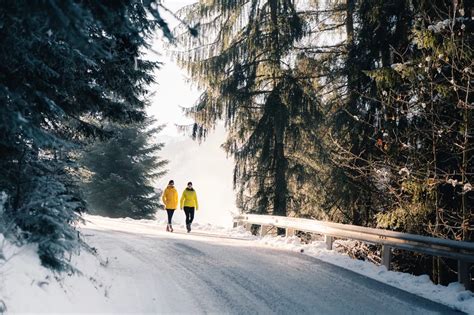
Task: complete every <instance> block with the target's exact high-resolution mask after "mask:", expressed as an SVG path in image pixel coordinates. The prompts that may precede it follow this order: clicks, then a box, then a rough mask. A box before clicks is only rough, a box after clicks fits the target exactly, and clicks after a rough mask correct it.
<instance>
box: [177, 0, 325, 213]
mask: <svg viewBox="0 0 474 315" xmlns="http://www.w3.org/2000/svg"><path fill="white" fill-rule="evenodd" d="M180 14H181V15H182V16H183V18H184V19H185V20H186V21H187V22H188V23H189V24H191V25H194V24H195V25H197V26H196V29H197V30H198V32H199V36H198V37H197V38H194V39H193V38H191V37H190V36H188V35H184V36H180V37H178V40H179V41H180V42H181V43H184V44H187V45H189V46H190V47H188V48H189V49H187V50H186V51H184V52H178V53H177V54H176V56H177V59H178V61H179V62H180V63H181V65H182V66H183V67H185V68H186V69H187V70H188V71H189V73H190V74H191V77H192V78H193V80H194V82H196V83H197V84H198V86H199V87H200V88H201V89H203V90H204V93H203V94H202V96H201V98H200V100H199V101H198V103H197V105H196V106H195V107H193V108H191V109H190V110H189V111H188V114H189V115H190V116H191V117H192V118H194V120H195V122H196V124H195V125H194V127H193V136H194V137H196V138H200V139H202V138H205V136H206V135H207V133H208V131H209V129H212V128H213V127H214V126H215V124H216V123H217V122H218V121H219V120H221V119H223V120H224V121H225V122H226V126H227V129H228V137H227V141H226V142H225V143H224V148H225V150H226V151H227V152H228V153H230V154H232V155H233V157H234V159H235V161H236V165H235V170H234V185H235V186H236V187H237V188H238V193H237V196H238V197H237V204H238V206H239V208H241V209H242V210H243V211H245V212H257V213H272V214H275V215H287V214H299V213H301V212H302V211H301V210H302V209H301V208H300V207H301V206H302V205H305V206H308V204H307V203H304V202H303V198H304V196H305V194H301V193H300V192H301V190H303V189H308V190H307V192H308V194H309V189H310V187H308V186H313V188H314V185H308V183H309V182H310V181H311V179H312V178H313V176H312V174H311V171H312V169H311V168H310V167H309V166H308V163H307V161H306V160H305V159H304V158H302V157H304V152H307V151H309V152H313V151H315V150H316V149H315V146H316V142H315V141H314V138H315V133H314V129H312V127H313V126H315V125H316V124H317V123H318V118H319V112H318V106H319V102H318V99H317V98H316V97H315V94H314V91H313V88H312V85H311V82H310V80H308V78H306V77H304V76H302V75H301V73H300V72H299V71H298V67H297V66H296V65H297V64H299V63H300V60H299V59H295V58H294V55H293V53H292V52H293V51H294V49H293V48H294V45H295V43H296V42H298V40H300V39H301V38H303V36H304V34H305V25H306V24H305V18H304V16H302V15H300V14H299V13H298V12H297V9H296V7H295V3H294V1H290V0H269V1H257V0H254V1H213V2H209V1H200V2H199V3H196V4H195V5H191V6H189V7H186V8H184V9H182V10H181V13H180ZM308 194H306V195H308Z"/></svg>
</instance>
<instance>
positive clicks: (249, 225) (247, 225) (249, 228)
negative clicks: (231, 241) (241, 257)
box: [244, 223, 252, 232]
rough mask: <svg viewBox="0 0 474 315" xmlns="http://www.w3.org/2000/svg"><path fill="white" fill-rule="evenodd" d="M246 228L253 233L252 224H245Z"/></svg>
mask: <svg viewBox="0 0 474 315" xmlns="http://www.w3.org/2000/svg"><path fill="white" fill-rule="evenodd" d="M244 227H245V229H246V230H247V231H248V232H251V231H252V224H250V223H245V224H244Z"/></svg>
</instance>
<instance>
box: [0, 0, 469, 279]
mask: <svg viewBox="0 0 474 315" xmlns="http://www.w3.org/2000/svg"><path fill="white" fill-rule="evenodd" d="M166 10H167V8H166V2H165V3H161V1H156V0H155V1H152V0H143V1H142V0H140V1H138V0H117V1H101V0H88V1H77V0H60V1H59V0H51V1H26V0H3V1H1V3H0V100H1V106H0V174H1V175H0V201H1V202H3V203H4V206H3V210H2V213H0V233H2V234H5V235H9V237H10V238H11V239H14V240H15V241H16V242H18V243H19V244H25V243H37V244H38V253H39V255H40V257H41V261H42V263H43V265H45V266H48V267H50V268H53V269H55V270H70V268H71V267H70V266H69V264H68V260H67V257H68V255H69V253H71V252H74V251H76V250H77V249H78V248H88V245H87V244H86V243H85V241H84V240H83V238H82V237H81V235H80V234H79V233H78V232H77V230H76V227H75V226H76V223H77V222H79V221H80V220H81V213H84V212H93V213H95V214H100V215H104V216H110V217H131V218H136V219H140V218H146V219H149V218H152V217H153V216H154V214H155V212H156V211H157V210H158V209H160V208H161V207H162V206H161V202H160V197H161V192H157V191H156V190H155V189H154V187H153V181H154V180H156V179H157V178H160V177H163V176H164V174H166V171H167V163H168V161H166V160H164V159H163V158H161V157H160V150H162V148H163V144H161V143H160V141H159V139H160V135H159V133H160V130H161V128H162V127H161V126H160V125H159V123H157V122H156V121H153V119H152V118H151V117H149V115H148V114H147V112H146V108H147V106H149V105H148V100H149V97H150V94H151V92H152V91H150V84H151V83H153V82H155V77H154V75H153V73H154V71H155V70H158V71H159V68H160V63H159V62H154V61H149V60H147V59H146V58H144V56H143V51H144V50H146V49H149V48H150V45H151V38H152V37H153V36H154V34H156V33H159V34H161V36H162V37H164V38H165V41H166V42H167V45H166V47H165V48H164V50H166V51H163V52H162V53H163V54H165V53H166V54H169V55H170V56H171V58H172V59H173V60H176V62H177V63H178V64H179V66H180V67H181V68H182V69H184V70H185V71H186V73H188V74H189V78H190V81H191V83H192V84H193V85H194V86H196V87H197V88H198V89H199V90H200V91H201V92H202V93H201V95H200V97H199V99H197V100H196V103H195V104H187V105H188V106H189V107H187V108H186V109H185V112H186V115H187V116H188V117H190V118H192V120H193V122H194V123H193V124H192V125H190V126H185V127H183V132H186V133H188V134H190V135H191V136H192V138H193V139H194V140H196V141H199V142H202V141H206V138H207V137H208V136H209V134H210V133H212V132H213V130H214V129H215V128H216V127H217V126H218V124H220V123H221V122H224V124H225V130H226V139H225V142H224V143H223V144H222V147H223V149H224V150H225V151H226V153H227V154H228V155H229V156H230V157H232V158H233V160H234V162H235V166H234V172H233V185H234V190H235V193H236V199H237V201H236V202H237V207H238V209H239V211H241V212H243V213H255V214H272V215H279V216H291V217H301V218H312V219H317V220H323V221H332V222H338V223H346V224H352V225H360V226H366V227H374V228H382V229H389V230H394V231H400V232H408V233H412V234H418V235H426V236H434V237H438V238H444V239H452V240H459V241H468V242H474V187H473V186H474V90H473V88H474V87H473V86H474V3H473V2H472V1H470V0H200V1H196V3H195V4H191V5H188V6H185V7H183V8H182V9H180V10H179V11H177V12H175V13H173V15H174V18H175V19H177V20H179V21H180V24H179V26H178V27H176V28H171V27H169V26H168V22H167V21H166V20H165V19H163V18H162V13H163V12H165V11H166ZM158 83H159V82H158ZM160 106H166V104H162V105H160ZM156 139H158V140H156ZM0 209H2V208H1V207H0ZM378 251H379V248H378V247H377V246H375V245H366V244H363V243H359V244H358V245H357V246H356V247H355V248H352V249H351V255H353V256H354V257H355V258H358V259H374V258H372V257H373V256H374V255H375V254H376V253H377V252H378ZM394 254H395V256H394V267H395V269H396V270H399V271H406V272H411V273H415V274H422V273H427V274H429V275H430V277H431V279H432V280H433V281H434V282H435V283H440V284H447V283H449V282H452V281H453V279H456V273H455V271H456V268H455V265H456V261H454V260H453V261H451V260H449V259H444V258H438V257H432V256H428V255H425V254H419V253H411V252H406V251H398V252H395V253H394ZM471 274H472V275H474V268H471Z"/></svg>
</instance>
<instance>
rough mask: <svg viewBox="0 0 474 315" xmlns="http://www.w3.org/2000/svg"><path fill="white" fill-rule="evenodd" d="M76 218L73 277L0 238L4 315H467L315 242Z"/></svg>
mask: <svg viewBox="0 0 474 315" xmlns="http://www.w3.org/2000/svg"><path fill="white" fill-rule="evenodd" d="M85 219H86V222H87V223H86V224H85V226H82V227H81V230H82V233H83V234H84V237H85V238H86V241H87V242H88V243H89V244H91V246H93V247H95V248H97V250H98V253H99V255H98V256H99V257H98V258H97V257H95V256H93V255H91V254H89V253H87V252H81V253H80V255H74V256H73V257H72V258H71V259H72V264H73V265H74V266H76V267H77V268H78V269H80V270H81V271H82V275H80V274H75V275H57V274H54V273H52V272H51V271H49V270H47V269H45V268H43V267H41V266H40V264H39V259H38V257H37V255H36V252H35V247H34V246H25V247H21V248H18V247H16V246H14V245H13V244H10V243H8V242H7V241H5V240H3V238H2V237H1V236H0V250H1V252H0V253H1V254H3V256H4V257H5V260H0V278H1V281H0V309H1V307H2V302H1V301H3V303H4V304H5V305H6V308H7V313H41V312H54V313H66V312H68V313H71V312H74V313H91V312H100V313H204V312H211V313H223V312H224V313H245V312H251V313H255V312H257V313H268V312H272V313H279V312H282V311H283V310H287V311H289V310H293V312H294V313H326V314H329V313H332V314H336V313H341V314H342V313H346V314H347V313H377V312H380V311H381V309H380V307H383V310H384V311H383V312H384V313H385V314H392V313H394V314H395V313H398V314H401V313H407V312H408V313H447V312H449V309H447V308H443V307H442V306H441V305H439V304H436V303H432V302H428V301H427V300H425V299H422V298H418V297H417V296H415V295H412V294H409V293H405V292H404V291H407V292H411V293H414V294H416V295H418V296H422V297H424V298H426V299H430V300H432V301H436V302H439V303H442V304H445V305H448V306H450V307H452V308H455V309H458V310H461V311H464V312H466V313H469V314H474V297H473V294H472V292H469V291H465V290H463V288H462V287H461V286H460V285H458V284H451V285H450V286H448V287H443V286H438V285H434V284H432V283H431V282H430V280H429V279H428V277H427V276H419V277H415V276H411V275H408V274H404V273H398V272H393V271H387V270H386V269H385V268H384V267H379V266H375V265H373V264H371V263H368V262H363V261H357V260H353V259H351V258H349V257H348V256H345V255H343V254H340V253H337V252H336V251H328V250H326V249H325V247H324V244H323V243H322V242H315V243H313V244H309V245H305V244H301V243H300V241H299V240H298V238H296V237H290V238H281V237H271V236H267V237H263V238H260V237H256V236H252V235H249V234H248V233H247V232H246V231H245V230H243V229H241V228H239V229H229V228H221V227H215V226H212V225H209V224H194V225H193V228H194V229H193V231H192V233H191V234H187V233H185V232H184V227H183V226H182V225H179V224H178V225H176V224H175V229H176V232H175V233H172V234H171V233H166V232H164V228H165V222H164V220H163V219H158V220H140V221H136V220H131V219H109V218H102V217H98V216H86V217H85ZM302 249H303V251H304V254H302V253H301V250H302ZM310 256H312V257H310ZM0 257H1V255H0ZM305 257H306V258H305ZM313 257H314V258H313ZM315 258H317V259H315ZM321 261H324V262H328V263H330V264H327V263H323V262H321ZM334 265H336V266H340V267H342V268H344V269H341V268H338V267H334ZM345 269H347V270H350V271H346V270H345ZM357 274H361V275H364V276H366V277H369V278H372V279H375V280H377V281H380V282H383V283H386V284H388V285H390V286H387V285H383V284H381V283H378V282H376V281H373V280H370V279H368V278H365V277H361V276H359V275H357ZM394 287H395V288H398V289H402V290H404V291H401V290H398V289H395V288H394ZM375 304H380V305H375Z"/></svg>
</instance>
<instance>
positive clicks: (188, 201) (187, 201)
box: [180, 182, 199, 233]
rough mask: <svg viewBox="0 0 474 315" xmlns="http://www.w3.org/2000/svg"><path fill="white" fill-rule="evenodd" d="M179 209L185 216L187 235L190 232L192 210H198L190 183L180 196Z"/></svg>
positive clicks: (195, 196)
mask: <svg viewBox="0 0 474 315" xmlns="http://www.w3.org/2000/svg"><path fill="white" fill-rule="evenodd" d="M180 208H181V210H184V213H185V214H186V229H187V230H188V233H189V232H191V223H193V220H194V210H199V205H198V200H197V195H196V191H195V190H194V188H193V183H191V182H189V183H188V186H187V187H186V189H185V190H184V191H183V193H182V195H181V202H180Z"/></svg>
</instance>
